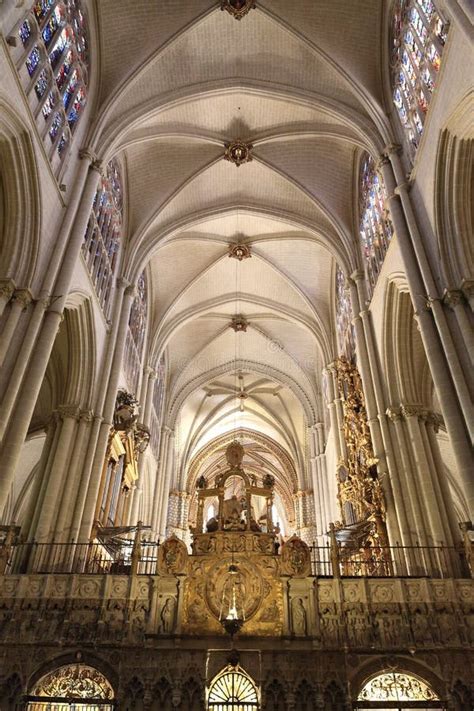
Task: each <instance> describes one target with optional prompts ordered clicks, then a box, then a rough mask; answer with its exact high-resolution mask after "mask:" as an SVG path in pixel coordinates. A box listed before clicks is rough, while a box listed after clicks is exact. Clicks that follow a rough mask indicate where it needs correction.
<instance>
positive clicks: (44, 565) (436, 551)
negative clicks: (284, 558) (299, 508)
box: [0, 536, 471, 578]
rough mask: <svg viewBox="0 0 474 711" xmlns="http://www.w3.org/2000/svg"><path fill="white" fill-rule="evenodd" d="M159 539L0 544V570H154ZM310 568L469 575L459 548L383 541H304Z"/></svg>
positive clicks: (354, 573)
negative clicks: (356, 545)
mask: <svg viewBox="0 0 474 711" xmlns="http://www.w3.org/2000/svg"><path fill="white" fill-rule="evenodd" d="M159 545H160V542H159V541H140V540H139V538H138V536H136V537H135V540H130V541H128V540H126V541H123V540H122V541H121V542H120V543H119V544H117V543H114V544H104V543H101V542H97V541H94V542H92V543H75V542H70V543H37V542H36V541H30V542H27V543H12V544H3V545H1V544H0V575H1V574H6V575H8V574H26V573H48V574H49V573H84V574H88V575H99V574H105V573H109V574H121V575H128V574H131V573H135V574H138V575H156V574H157V573H158V566H157V563H158V550H159ZM310 553H311V572H312V575H314V576H315V577H318V578H332V577H336V578H339V577H341V578H344V577H371V578H380V577H425V578H470V577H471V570H470V567H469V564H468V561H467V558H466V555H465V553H464V551H463V550H462V549H461V550H460V549H458V548H455V547H450V546H443V545H440V546H400V545H395V546H385V547H377V548H367V549H357V550H353V549H350V548H348V547H345V546H341V545H340V544H337V545H333V546H331V545H330V544H329V543H328V544H327V545H326V546H318V545H316V544H313V545H312V546H310Z"/></svg>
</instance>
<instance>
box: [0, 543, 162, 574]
mask: <svg viewBox="0 0 474 711" xmlns="http://www.w3.org/2000/svg"><path fill="white" fill-rule="evenodd" d="M159 545H160V543H159V541H141V542H137V540H135V541H130V542H125V543H123V542H122V543H121V544H120V545H119V546H111V545H104V544H102V543H98V542H92V543H74V542H71V543H37V542H36V541H31V542H28V543H15V544H13V545H10V546H5V545H4V546H0V574H2V573H3V574H5V575H8V574H26V573H84V574H88V575H98V574H102V575H103V574H104V573H110V574H117V575H129V574H130V573H136V574H139V575H156V573H157V562H158V547H159Z"/></svg>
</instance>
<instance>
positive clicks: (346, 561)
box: [310, 543, 471, 578]
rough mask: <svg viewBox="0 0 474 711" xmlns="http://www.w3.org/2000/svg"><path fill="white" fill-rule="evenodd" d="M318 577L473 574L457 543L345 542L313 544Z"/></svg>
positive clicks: (314, 572) (449, 575)
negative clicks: (362, 544) (360, 546)
mask: <svg viewBox="0 0 474 711" xmlns="http://www.w3.org/2000/svg"><path fill="white" fill-rule="evenodd" d="M310 550H311V568H312V573H313V575H314V576H317V577H373V578H380V577H397V578H398V577H424V578H470V577H471V571H470V569H469V565H468V563H467V560H466V557H465V554H464V551H463V550H459V549H458V548H455V547H454V546H451V547H450V546H443V545H440V546H418V545H415V546H401V545H394V546H379V547H377V548H366V549H351V548H348V547H344V546H341V545H336V546H331V545H330V544H329V543H328V545H326V546H317V545H315V544H313V545H312V546H310Z"/></svg>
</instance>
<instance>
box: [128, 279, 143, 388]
mask: <svg viewBox="0 0 474 711" xmlns="http://www.w3.org/2000/svg"><path fill="white" fill-rule="evenodd" d="M146 319H147V282H146V276H145V272H142V274H141V275H140V277H139V279H138V282H137V293H136V296H135V299H134V300H133V304H132V308H131V309H130V318H129V320H128V330H127V339H126V344H125V360H124V364H125V374H126V377H127V382H128V385H129V387H130V389H131V390H132V392H134V393H137V392H138V384H139V378H140V366H141V362H142V356H143V345H144V343H145V329H146Z"/></svg>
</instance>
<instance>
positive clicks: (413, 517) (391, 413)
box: [387, 407, 426, 546]
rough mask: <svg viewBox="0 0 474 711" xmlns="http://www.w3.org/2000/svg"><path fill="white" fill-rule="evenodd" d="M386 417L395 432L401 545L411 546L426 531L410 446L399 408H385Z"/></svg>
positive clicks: (423, 535) (420, 538)
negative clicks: (401, 525) (403, 520)
mask: <svg viewBox="0 0 474 711" xmlns="http://www.w3.org/2000/svg"><path fill="white" fill-rule="evenodd" d="M387 416H388V417H389V419H390V421H391V422H392V423H393V427H394V430H395V440H394V445H395V450H396V451H397V452H398V455H399V459H398V472H399V476H400V485H401V486H400V494H399V495H400V496H401V498H400V499H398V498H397V507H399V508H400V509H402V508H403V511H404V512H405V516H406V522H405V525H404V528H403V540H402V543H403V545H406V546H413V545H415V544H416V543H421V542H423V541H425V540H426V531H425V528H424V524H423V517H422V514H421V509H420V502H419V500H418V493H417V492H416V489H414V487H415V483H414V481H413V464H412V461H411V458H410V454H409V451H410V445H409V443H408V442H407V438H406V434H405V426H404V417H403V414H402V411H401V409H400V408H399V407H389V408H387Z"/></svg>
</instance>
